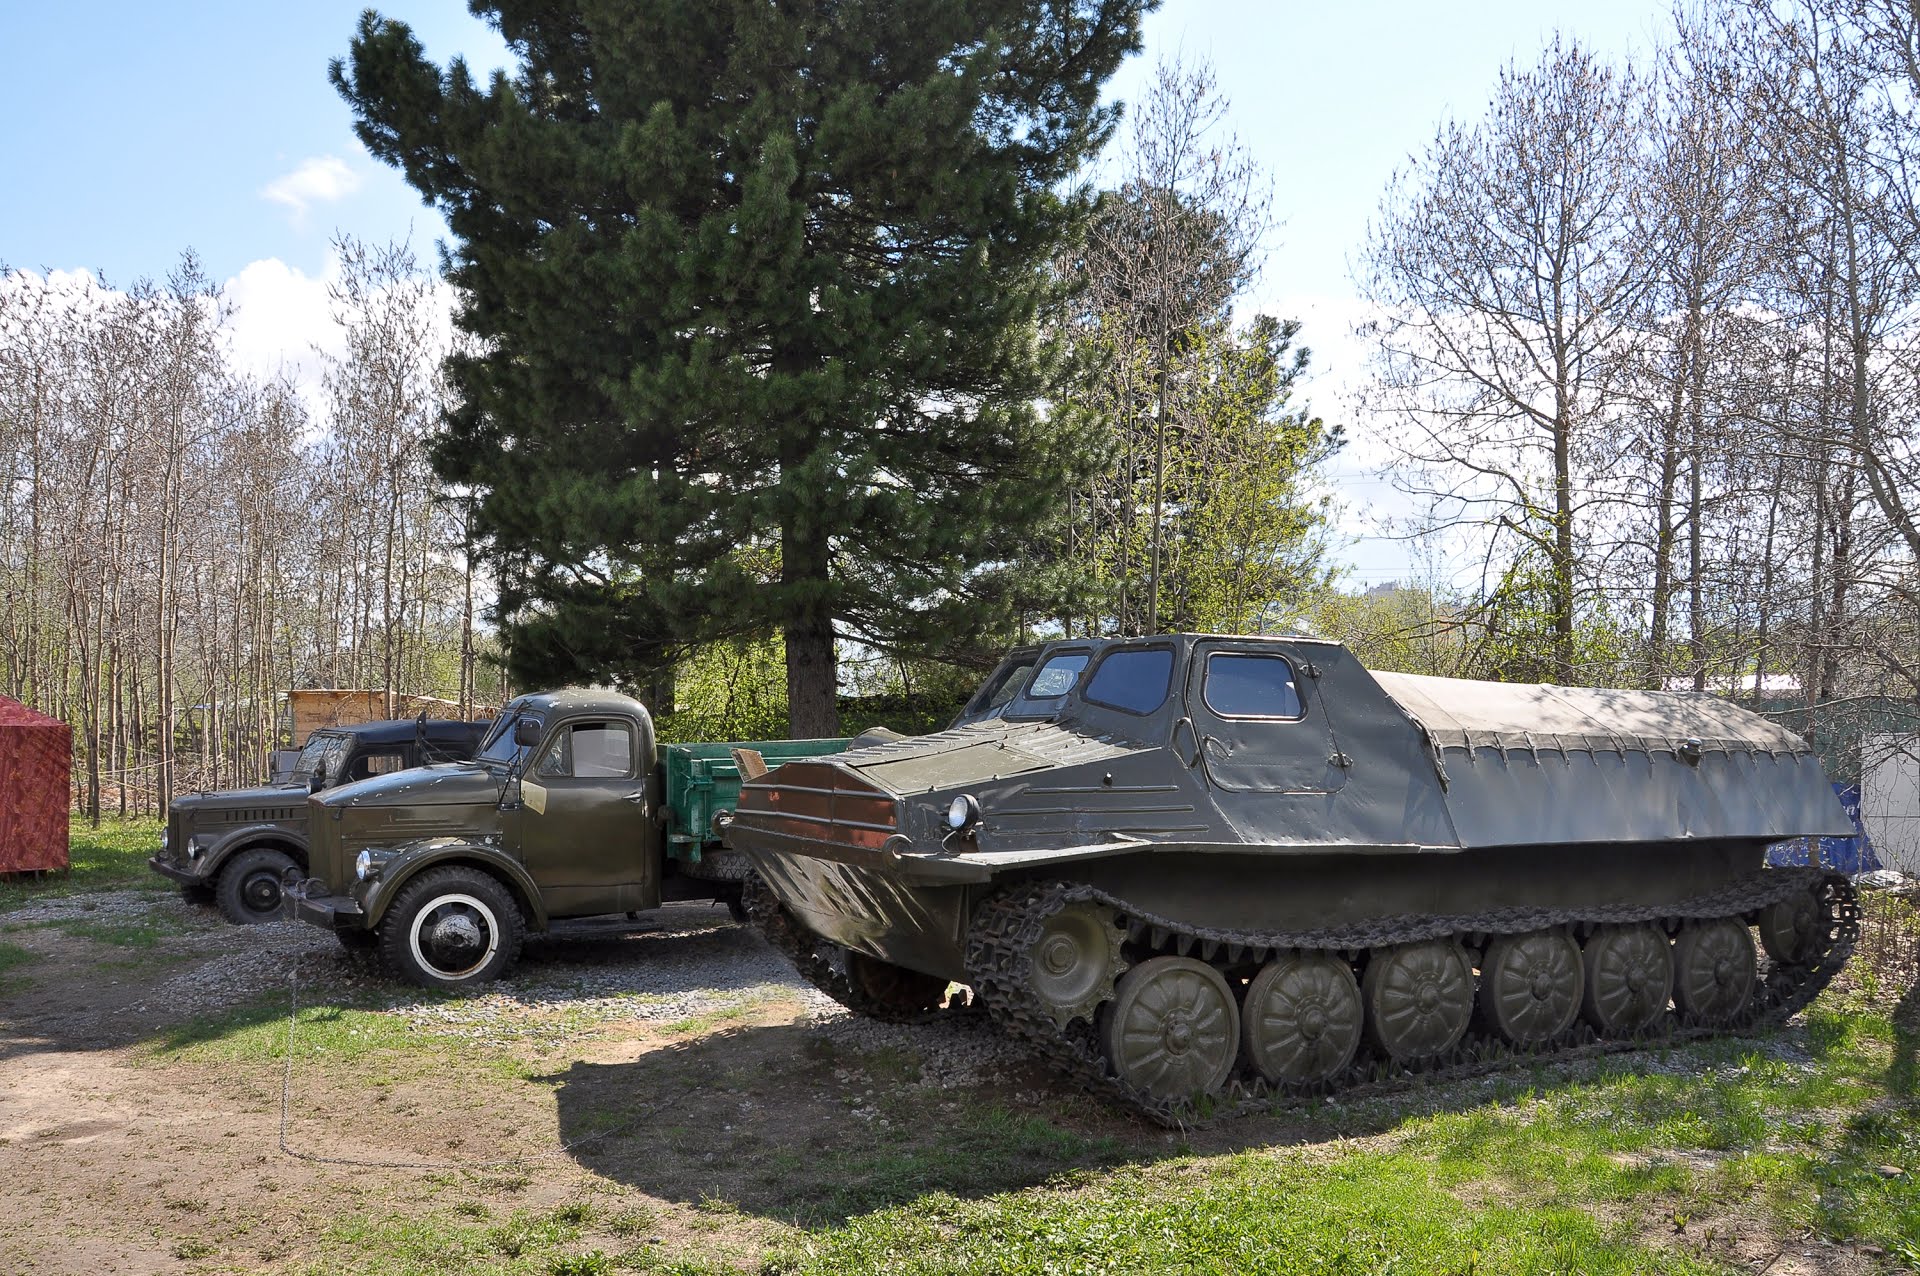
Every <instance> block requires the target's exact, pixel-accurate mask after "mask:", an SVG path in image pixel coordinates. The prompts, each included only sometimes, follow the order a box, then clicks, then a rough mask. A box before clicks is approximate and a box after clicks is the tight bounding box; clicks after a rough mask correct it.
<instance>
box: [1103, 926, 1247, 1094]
mask: <svg viewBox="0 0 1920 1276" xmlns="http://www.w3.org/2000/svg"><path fill="white" fill-rule="evenodd" d="M1104 1035H1105V1038H1106V1047H1107V1061H1108V1062H1109V1063H1111V1064H1112V1065H1113V1070H1114V1072H1116V1073H1118V1074H1119V1076H1120V1079H1121V1080H1122V1081H1125V1082H1126V1083H1127V1084H1128V1085H1130V1086H1132V1087H1134V1089H1136V1090H1140V1091H1143V1092H1145V1093H1147V1094H1150V1095H1152V1096H1153V1097H1154V1098H1156V1099H1185V1098H1190V1097H1192V1096H1193V1095H1196V1094H1212V1093H1215V1092H1217V1091H1218V1090H1219V1089H1220V1087H1221V1086H1223V1085H1225V1084H1226V1081H1227V1077H1228V1076H1229V1075H1230V1074H1231V1073H1232V1072H1233V1062H1234V1060H1235V1059H1236V1058H1237V1057H1238V1056H1239V1054H1240V1007H1239V1006H1238V1005H1237V1004H1235V1002H1234V999H1233V990H1232V989H1230V988H1228V987H1227V981H1226V979H1225V978H1224V977H1223V976H1222V975H1221V974H1220V972H1219V971H1217V970H1215V969H1214V968H1213V967H1212V966H1209V965H1207V963H1205V962H1203V961H1195V960H1194V959H1193V958H1191V957H1155V958H1154V959H1153V960H1152V961H1143V962H1141V963H1140V964H1139V965H1138V966H1135V967H1134V968H1133V969H1132V970H1129V971H1128V972H1127V973H1126V974H1124V975H1122V976H1121V977H1120V983H1119V986H1118V987H1117V988H1116V989H1115V994H1114V999H1113V1009H1112V1012H1111V1017H1110V1018H1108V1019H1107V1025H1106V1032H1105V1034H1104Z"/></svg>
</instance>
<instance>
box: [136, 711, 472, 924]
mask: <svg viewBox="0 0 1920 1276" xmlns="http://www.w3.org/2000/svg"><path fill="white" fill-rule="evenodd" d="M487 726H488V724H487V723H485V722H453V721H434V720H428V719H410V718H403V719H395V720H393V721H388V722H362V723H359V724H357V725H354V726H343V727H325V728H322V729H321V730H319V731H315V732H314V733H313V734H312V735H310V736H308V737H307V742H306V744H305V745H304V746H303V747H302V748H301V750H300V752H299V754H298V756H297V757H295V758H294V759H293V762H292V765H291V766H290V767H289V768H288V769H287V771H285V772H284V773H282V774H280V775H278V776H276V777H275V780H274V782H273V783H270V784H267V785H264V786H262V787H260V788H255V789H220V790H216V791H213V792H203V793H188V794H185V795H183V796H181V797H177V798H175V799H174V800H173V801H172V802H170V803H168V805H167V827H166V830H165V831H164V832H162V833H161V835H160V851H159V853H158V854H156V855H154V856H153V857H152V858H150V859H149V860H148V861H147V867H149V868H151V869H152V870H153V871H154V872H156V873H158V874H160V875H161V876H162V877H165V878H168V879H170V880H172V881H175V882H178V883H180V889H181V892H182V893H183V894H184V895H185V896H186V897H187V898H188V899H189V900H191V901H193V902H194V903H211V904H217V905H218V906H219V908H220V912H221V914H222V915H224V916H225V917H226V919H227V920H228V921H230V922H235V923H237V924H240V925H243V926H244V925H251V924H254V923H258V922H272V921H278V920H279V919H280V916H281V910H280V879H281V877H282V876H284V875H285V873H286V872H287V870H288V869H290V868H300V867H304V866H305V864H306V862H307V795H308V793H310V792H312V791H313V790H315V789H324V788H328V787H331V786H334V785H340V784H351V783H352V782H353V781H355V780H363V779H366V778H367V777H369V776H375V775H384V774H387V773H389V772H394V771H404V770H406V769H408V768H410V767H416V766H424V765H426V764H427V763H430V762H437V761H444V760H447V759H452V758H463V757H466V756H467V755H468V754H469V753H472V752H473V748H474V746H475V745H477V744H478V743H479V742H480V737H481V735H482V733H484V732H485V731H486V729H487Z"/></svg>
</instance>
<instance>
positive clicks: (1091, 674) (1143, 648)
mask: <svg viewBox="0 0 1920 1276" xmlns="http://www.w3.org/2000/svg"><path fill="white" fill-rule="evenodd" d="M1147 651H1164V652H1166V653H1167V685H1166V687H1165V688H1164V689H1162V691H1161V692H1160V699H1159V700H1157V701H1156V702H1155V703H1154V706H1153V708H1151V709H1129V708H1128V707H1127V706H1125V705H1123V704H1115V703H1113V702H1112V701H1111V700H1095V699H1094V698H1093V680H1094V679H1095V678H1098V677H1099V676H1100V671H1101V670H1102V669H1104V668H1106V667H1107V661H1109V660H1111V659H1113V658H1114V657H1115V656H1123V655H1138V654H1140V653H1141V652H1147ZM1179 664H1180V654H1179V652H1177V651H1175V650H1174V646H1173V644H1172V643H1170V642H1153V643H1140V644H1137V645H1136V644H1133V643H1127V644H1126V645H1124V646H1115V647H1109V648H1108V649H1107V650H1105V651H1103V652H1101V653H1100V658H1099V659H1098V660H1096V661H1094V662H1093V663H1092V664H1090V665H1088V666H1087V667H1086V668H1085V669H1084V670H1082V671H1081V673H1080V681H1079V682H1077V683H1075V684H1074V685H1075V686H1076V687H1079V688H1080V700H1081V703H1083V704H1090V705H1093V706H1095V707H1097V708H1101V709H1111V710H1113V711H1114V712H1115V713H1124V714H1127V715H1128V716H1129V717H1134V718H1151V717H1152V716H1153V715H1154V714H1156V713H1158V712H1160V711H1161V710H1162V709H1164V708H1166V707H1167V701H1169V700H1171V699H1173V687H1174V677H1173V675H1174V673H1175V671H1176V670H1177V669H1178V667H1179Z"/></svg>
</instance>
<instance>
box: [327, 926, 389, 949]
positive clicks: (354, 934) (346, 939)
mask: <svg viewBox="0 0 1920 1276" xmlns="http://www.w3.org/2000/svg"><path fill="white" fill-rule="evenodd" d="M333 937H334V938H335V939H337V940H339V941H340V947H342V948H344V949H346V950H347V951H348V952H350V953H370V952H372V951H373V950H374V949H376V948H378V947H379V946H380V932H379V931H377V930H336V931H334V932H333Z"/></svg>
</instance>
